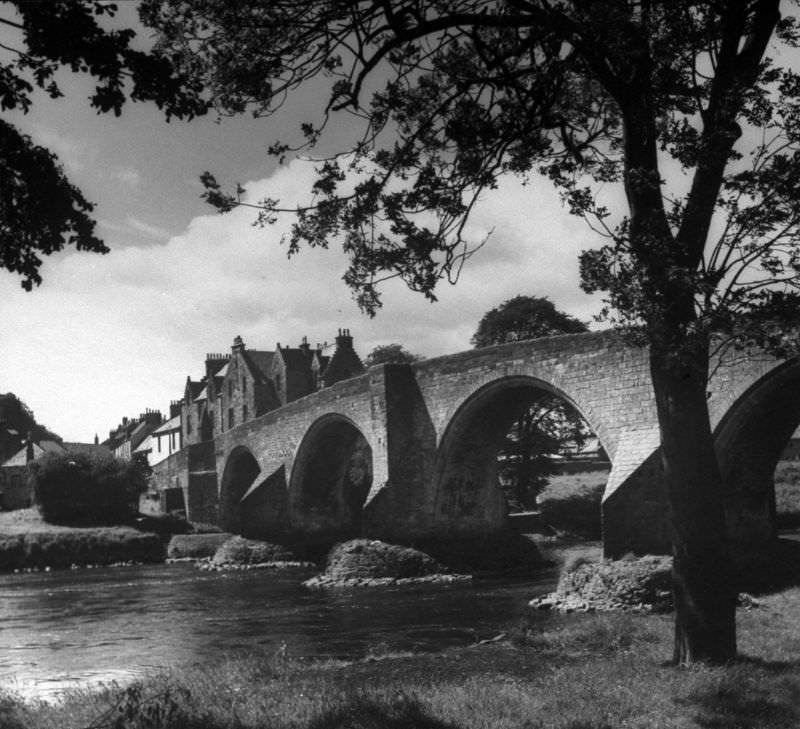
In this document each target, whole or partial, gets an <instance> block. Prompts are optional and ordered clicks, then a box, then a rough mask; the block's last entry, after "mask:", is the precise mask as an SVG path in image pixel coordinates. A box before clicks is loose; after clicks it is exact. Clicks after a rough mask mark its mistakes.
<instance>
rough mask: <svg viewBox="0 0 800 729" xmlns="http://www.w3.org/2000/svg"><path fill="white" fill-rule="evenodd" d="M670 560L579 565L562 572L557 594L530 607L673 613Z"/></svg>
mask: <svg viewBox="0 0 800 729" xmlns="http://www.w3.org/2000/svg"><path fill="white" fill-rule="evenodd" d="M671 569H672V559H671V558H670V557H661V556H646V557H640V558H637V559H622V560H617V561H612V560H604V561H602V562H584V561H578V562H576V563H575V564H573V565H572V566H571V567H567V568H565V570H564V572H563V574H562V575H561V578H560V579H559V581H558V587H557V588H556V591H555V592H553V593H550V594H549V595H545V596H543V597H537V598H534V599H533V600H531V602H530V603H529V604H530V605H531V607H536V608H539V609H543V610H549V609H555V610H561V611H563V612H572V611H587V612H588V611H594V610H642V611H647V612H669V611H670V610H672V591H671V574H670V573H671Z"/></svg>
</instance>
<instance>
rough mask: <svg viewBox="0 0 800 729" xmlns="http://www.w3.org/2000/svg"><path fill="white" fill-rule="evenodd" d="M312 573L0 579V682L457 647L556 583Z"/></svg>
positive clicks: (35, 683) (121, 573) (125, 573)
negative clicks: (315, 577)
mask: <svg viewBox="0 0 800 729" xmlns="http://www.w3.org/2000/svg"><path fill="white" fill-rule="evenodd" d="M312 574H313V571H307V572H304V571H298V570H290V571H272V570H254V571H249V572H203V571H200V570H197V569H195V568H194V567H193V566H192V565H191V564H173V565H148V566H139V567H108V568H97V569H85V570H76V571H54V572H47V573H43V572H40V573H32V574H7V575H0V616H2V617H0V621H1V622H0V686H3V687H7V688H11V689H13V690H15V691H17V692H19V693H20V694H22V695H23V696H26V697H31V698H46V699H52V698H57V696H58V693H59V692H60V691H63V690H64V689H65V688H72V687H80V686H89V685H96V684H99V683H108V682H110V681H120V682H125V681H128V680H130V679H132V678H134V677H136V676H137V675H140V674H143V673H145V672H148V671H151V670H153V669H160V668H169V667H177V668H181V667H188V666H192V665H196V664H203V663H207V662H209V661H215V660H219V659H220V657H222V656H231V657H233V656H235V655H237V654H240V653H242V652H246V651H252V650H258V651H266V652H274V651H276V650H278V648H279V647H280V646H281V645H282V644H285V645H286V650H287V651H288V654H289V655H292V656H303V657H320V658H321V657H349V658H355V657H361V656H364V655H367V654H368V653H370V652H383V651H387V650H411V651H423V650H436V649H439V648H444V647H447V646H455V645H468V644H470V643H473V642H475V640H476V639H477V640H481V639H484V638H490V637H492V636H494V635H496V634H497V633H498V632H500V631H502V630H503V629H504V628H505V627H507V626H509V625H513V624H514V623H516V622H519V620H520V619H521V618H522V617H524V616H526V615H528V614H530V613H531V611H530V609H529V608H528V607H527V602H528V600H530V598H531V597H533V596H534V595H538V594H542V593H544V592H547V591H549V590H552V589H553V587H554V585H555V581H556V574H555V570H549V571H543V572H541V573H539V574H538V575H537V576H536V577H535V579H532V580H529V581H519V580H514V581H511V580H501V579H493V580H475V581H473V582H471V583H461V584H455V585H447V586H441V585H438V586H437V585H425V586H406V587H393V588H382V589H361V590H348V591H327V592H322V591H315V590H309V589H306V588H304V587H302V585H301V582H302V580H303V579H305V578H306V577H309V576H311V575H312ZM541 619H546V618H544V617H542V618H541Z"/></svg>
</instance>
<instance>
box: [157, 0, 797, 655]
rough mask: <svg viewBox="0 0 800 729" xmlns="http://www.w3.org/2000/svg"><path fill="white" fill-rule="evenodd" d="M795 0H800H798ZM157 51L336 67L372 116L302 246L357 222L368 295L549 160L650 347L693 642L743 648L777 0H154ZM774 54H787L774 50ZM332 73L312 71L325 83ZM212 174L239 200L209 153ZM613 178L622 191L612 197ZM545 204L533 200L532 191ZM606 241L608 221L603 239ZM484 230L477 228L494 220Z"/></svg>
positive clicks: (235, 65) (785, 227)
mask: <svg viewBox="0 0 800 729" xmlns="http://www.w3.org/2000/svg"><path fill="white" fill-rule="evenodd" d="M784 5H787V6H788V5H789V2H784ZM143 10H144V15H143V18H144V19H145V21H146V22H148V23H150V24H152V25H153V26H154V27H157V28H158V29H159V32H160V41H159V47H160V50H161V51H162V52H163V53H164V54H165V55H166V56H167V57H169V58H170V59H172V60H174V61H175V62H176V63H177V64H178V65H179V67H181V68H183V69H186V70H188V71H191V72H192V73H194V74H195V75H196V77H197V78H199V79H202V80H203V82H204V83H205V84H207V86H208V89H209V93H210V94H211V95H212V97H213V99H214V101H215V103H216V104H217V105H218V106H219V108H220V109H222V110H223V111H227V112H230V113H240V112H242V111H244V110H251V111H253V112H254V113H255V114H257V115H265V116H268V115H270V114H272V113H273V112H275V111H276V110H277V109H278V108H279V107H280V104H281V103H282V101H283V99H284V98H285V97H286V95H287V94H290V93H292V92H294V91H297V90H298V89H302V88H303V87H305V86H306V85H307V84H308V82H309V81H311V80H314V81H315V82H317V83H320V82H321V83H324V82H326V81H327V83H329V89H330V94H329V96H328V98H327V100H326V101H323V102H321V104H320V107H321V108H320V116H319V120H320V121H319V122H305V123H303V124H302V125H301V127H300V130H299V131H300V133H301V137H300V138H299V139H298V144H297V145H295V146H293V144H294V143H293V142H286V141H284V140H279V141H277V142H276V143H275V144H274V145H273V146H272V148H271V151H272V152H273V153H274V154H276V155H278V157H285V156H286V155H288V154H290V153H293V151H294V150H295V149H297V148H299V147H302V146H303V145H306V146H308V145H311V146H313V145H314V144H315V143H316V142H317V141H318V140H319V139H320V138H321V136H322V135H323V134H324V132H325V128H326V124H327V123H328V121H329V120H330V119H331V118H333V117H334V116H335V115H336V114H341V113H351V114H352V116H353V120H354V123H355V122H360V123H362V124H363V127H362V128H363V135H362V136H361V137H360V138H359V139H358V140H357V142H356V143H355V144H354V145H352V146H351V147H350V148H349V149H343V150H342V154H341V155H338V156H335V157H331V158H328V159H323V160H320V162H319V166H318V172H319V175H318V179H317V181H316V183H315V184H314V186H313V193H314V195H315V196H316V197H315V200H314V202H313V204H312V205H310V206H307V207H305V208H302V207H301V208H300V209H299V210H298V209H297V208H296V207H292V206H291V205H288V206H284V207H282V206H281V204H280V202H279V201H276V200H271V199H266V200H263V201H262V204H261V205H256V207H258V208H259V216H258V220H259V221H260V222H262V223H268V222H270V221H272V220H274V219H275V216H276V215H278V213H279V212H280V211H281V210H288V211H293V212H295V213H296V215H297V218H296V221H295V224H294V226H293V229H292V232H291V234H290V236H289V244H290V250H291V251H296V250H297V249H298V248H299V246H300V245H301V244H303V243H306V244H309V245H311V246H327V245H328V244H329V242H330V241H331V239H334V238H338V239H339V240H341V242H342V244H343V246H344V249H345V251H347V253H348V254H349V257H350V265H349V268H348V270H347V272H346V274H345V281H346V282H347V283H348V284H349V285H350V286H352V287H353V288H354V290H355V291H356V296H357V300H358V301H359V303H360V304H361V306H362V307H364V308H365V309H366V310H368V311H372V310H374V309H375V307H376V306H378V305H379V304H380V298H379V294H378V284H379V282H380V281H382V280H384V279H385V278H386V277H387V276H400V277H402V279H403V280H405V282H406V283H407V284H408V285H409V286H410V287H411V288H412V289H415V290H418V291H421V292H422V293H424V294H425V295H426V296H428V297H429V298H434V287H435V285H436V283H437V281H438V280H439V279H440V278H442V277H448V278H451V279H454V278H456V277H457V275H458V271H459V270H460V268H461V265H462V264H463V263H464V261H465V260H466V258H468V257H469V255H470V253H471V251H472V250H473V249H474V245H473V244H474V242H471V241H469V240H467V239H465V230H466V227H465V222H466V220H467V219H468V217H469V215H470V212H471V211H472V209H473V207H474V205H475V202H476V200H477V198H478V196H479V195H480V193H481V191H482V190H485V189H487V188H491V187H493V186H494V185H496V184H497V181H498V178H499V177H500V176H501V175H505V174H518V175H522V176H525V175H529V174H533V173H541V174H543V175H544V176H546V178H548V179H549V180H550V181H551V182H552V184H553V185H554V186H556V187H557V188H558V189H559V190H560V191H561V193H562V195H563V198H564V200H565V202H566V204H567V205H568V207H569V209H570V211H571V212H573V213H575V214H576V215H580V216H583V217H585V218H587V220H589V221H590V223H591V224H592V225H593V226H594V227H595V229H596V230H597V231H598V234H599V235H604V236H605V241H604V242H603V245H601V246H599V247H598V248H596V249H593V250H590V251H587V252H584V253H583V254H582V255H581V277H582V286H583V288H584V289H585V290H586V291H589V292H595V291H601V292H605V296H606V303H607V309H606V312H607V316H608V317H609V319H610V320H611V321H612V322H613V323H615V324H617V325H618V326H619V327H621V328H622V329H623V330H624V331H625V332H627V333H628V335H629V336H630V337H631V339H632V340H633V341H635V342H639V343H641V344H643V345H646V346H647V347H648V353H649V362H650V371H651V375H652V381H653V387H654V394H655V400H656V407H657V412H658V419H659V425H660V430H661V452H662V459H663V466H664V473H665V479H666V482H667V488H668V495H669V502H670V506H671V509H670V511H671V518H672V535H673V536H672V539H673V557H674V560H673V563H674V567H673V590H674V593H675V603H676V623H675V624H676V630H675V651H674V658H675V661H676V662H679V663H685V662H692V661H695V660H710V661H727V660H730V659H732V658H733V657H734V656H735V654H736V631H735V601H736V594H735V593H736V590H735V585H734V581H733V579H732V573H731V566H730V555H729V549H728V545H727V539H726V533H725V521H724V514H723V504H722V493H723V485H722V482H721V475H720V470H719V466H718V463H717V459H716V455H715V452H714V441H713V435H712V432H711V426H710V418H709V413H708V407H707V403H706V385H707V381H708V378H709V361H710V355H711V351H712V347H715V346H716V343H717V342H719V341H720V338H727V339H728V340H729V341H733V342H736V343H739V344H742V345H745V344H750V343H753V342H756V343H758V344H763V345H767V346H770V347H772V348H773V349H775V350H778V351H786V348H787V346H788V345H789V344H793V343H789V342H787V341H786V339H785V338H784V337H783V335H782V334H781V328H782V326H784V325H789V324H795V323H796V319H797V312H798V307H797V304H798V291H797V289H798V278H799V275H798V274H800V248H799V247H798V242H800V236H798V233H800V206H798V205H797V202H796V201H797V199H798V192H800V189H798V188H800V175H798V172H799V171H800V114H799V113H798V109H800V75H798V74H797V73H795V72H794V71H793V70H792V69H791V68H789V67H785V66H784V67H781V66H780V65H778V63H777V62H776V61H775V60H774V58H773V57H770V55H768V49H769V45H770V43H771V42H774V43H776V44H778V45H779V46H780V52H781V54H782V56H781V58H782V59H784V61H785V60H786V59H789V60H791V59H792V58H793V56H794V54H796V53H797V45H798V41H799V40H800V29H798V23H797V19H796V17H794V16H792V15H788V16H786V17H782V16H781V12H780V11H781V0H707V1H706V2H698V1H695V2H691V1H689V0H670V1H669V2H666V0H557V1H556V0H505V1H501V0H403V1H401V0H355V1H353V2H350V1H349V0H348V1H347V2H344V0H333V1H326V2H323V1H322V0H272V1H270V2H266V1H258V0H248V1H247V2H242V3H237V4H236V7H235V10H234V9H233V8H232V7H229V6H228V4H227V3H225V2H222V0H218V1H217V2H213V1H209V0H145V3H144V6H143ZM773 55H774V57H775V58H777V55H776V54H773ZM317 89H318V86H316V87H315V92H316V93H318V91H317ZM203 179H204V181H205V184H206V197H207V199H208V200H209V202H211V203H213V204H216V205H217V207H219V208H220V209H223V210H224V209H230V208H231V207H234V206H236V205H237V204H239V203H240V200H239V197H238V195H237V194H236V193H234V194H229V193H227V192H225V191H224V190H223V188H222V186H221V185H220V184H219V183H218V182H217V180H216V179H215V178H214V176H213V175H211V174H206V175H204V178H203ZM607 187H618V188H619V189H621V191H622V193H623V195H624V203H623V204H622V205H620V207H619V209H616V210H613V211H612V210H611V209H609V208H607V207H605V206H604V205H603V198H601V197H599V196H598V191H600V190H601V189H602V188H607ZM534 209H535V208H534ZM601 241H602V239H601ZM479 243H480V242H479Z"/></svg>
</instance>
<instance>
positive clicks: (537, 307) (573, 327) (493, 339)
mask: <svg viewBox="0 0 800 729" xmlns="http://www.w3.org/2000/svg"><path fill="white" fill-rule="evenodd" d="M586 331H589V330H588V328H587V327H586V325H585V324H584V323H583V322H581V321H578V320H577V319H575V318H574V317H571V316H570V315H569V314H565V313H564V312H563V311H559V310H558V309H556V307H555V305H554V304H553V302H552V301H550V299H548V298H547V297H546V296H515V297H514V298H513V299H509V300H508V301H504V302H503V303H502V304H501V305H500V306H497V307H495V308H494V309H491V310H490V311H487V312H486V313H485V314H484V315H483V318H482V319H481V320H480V322H479V323H478V329H477V330H476V331H475V334H473V335H472V339H470V342H471V343H472V346H473V347H490V346H491V345H493V344H505V343H506V342H518V341H521V340H523V339H536V338H537V337H547V336H550V335H551V334H577V333H580V332H586Z"/></svg>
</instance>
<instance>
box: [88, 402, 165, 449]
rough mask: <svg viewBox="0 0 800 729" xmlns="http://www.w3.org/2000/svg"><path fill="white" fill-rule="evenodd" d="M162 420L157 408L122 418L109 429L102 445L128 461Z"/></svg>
mask: <svg viewBox="0 0 800 729" xmlns="http://www.w3.org/2000/svg"><path fill="white" fill-rule="evenodd" d="M161 422H162V415H161V412H160V411H159V410H150V409H149V408H148V409H147V410H146V411H145V412H143V413H142V414H141V415H139V417H138V418H130V419H129V418H122V422H121V423H120V424H119V425H118V426H117V427H116V428H114V430H111V431H109V433H108V439H107V440H105V441H104V442H103V445H104V446H105V447H106V448H108V450H110V451H111V453H113V455H114V456H115V457H117V458H121V459H122V460H124V461H130V460H131V459H132V458H133V453H134V451H136V449H137V448H138V447H139V446H140V445H141V443H142V441H144V439H145V438H147V436H148V435H150V433H152V432H153V431H154V430H155V429H156V428H157V427H158V426H159V425H161Z"/></svg>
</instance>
